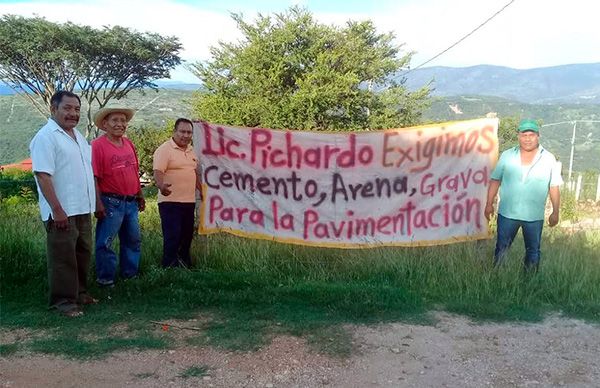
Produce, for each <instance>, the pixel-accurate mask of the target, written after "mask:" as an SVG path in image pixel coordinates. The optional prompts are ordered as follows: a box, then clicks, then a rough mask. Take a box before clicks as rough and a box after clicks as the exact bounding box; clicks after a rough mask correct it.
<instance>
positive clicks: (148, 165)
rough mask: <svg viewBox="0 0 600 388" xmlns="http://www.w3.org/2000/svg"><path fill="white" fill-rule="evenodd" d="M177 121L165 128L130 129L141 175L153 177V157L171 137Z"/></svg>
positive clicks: (128, 134)
mask: <svg viewBox="0 0 600 388" xmlns="http://www.w3.org/2000/svg"><path fill="white" fill-rule="evenodd" d="M174 124H175V121H173V120H172V121H169V122H167V124H166V125H165V126H164V127H160V128H155V127H148V126H142V127H129V128H128V129H127V137H128V138H129V140H131V141H132V142H133V144H135V149H136V151H137V156H138V161H139V167H140V175H142V176H143V177H145V178H146V179H149V178H150V177H152V170H153V169H152V159H153V158H152V156H153V155H154V151H156V149H157V148H158V147H159V146H160V145H161V144H162V143H164V142H165V141H167V140H168V139H169V137H171V135H172V133H173V125H174Z"/></svg>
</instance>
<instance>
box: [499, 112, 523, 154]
mask: <svg viewBox="0 0 600 388" xmlns="http://www.w3.org/2000/svg"><path fill="white" fill-rule="evenodd" d="M520 120H521V119H520V118H519V117H518V116H506V117H503V118H502V119H500V124H499V125H498V143H499V145H500V147H499V148H500V152H502V151H505V150H507V149H509V148H511V147H514V146H516V145H517V144H519V139H518V136H517V135H518V131H517V128H518V127H519V121H520Z"/></svg>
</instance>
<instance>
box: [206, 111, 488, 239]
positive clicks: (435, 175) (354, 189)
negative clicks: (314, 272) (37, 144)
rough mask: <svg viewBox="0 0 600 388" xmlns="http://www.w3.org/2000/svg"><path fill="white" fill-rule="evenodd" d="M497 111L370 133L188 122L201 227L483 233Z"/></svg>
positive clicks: (270, 233) (273, 234)
mask: <svg viewBox="0 0 600 388" xmlns="http://www.w3.org/2000/svg"><path fill="white" fill-rule="evenodd" d="M497 131H498V119H495V118H494V119H478V120H469V121H459V122H450V123H442V124H435V125H426V126H420V127H413V128H404V129H393V130H385V131H370V132H314V131H284V130H272V129H265V128H238V127H229V126H223V125H216V124H210V123H206V122H195V123H194V144H195V149H196V152H197V154H198V155H199V157H200V161H201V166H202V179H203V198H204V200H203V201H202V205H201V207H200V226H199V232H200V233H201V234H209V233H215V232H221V231H222V232H228V233H232V234H235V235H238V236H244V237H251V238H259V239H268V240H274V241H280V242H285V243H292V244H301V245H312V246H321V247H335V248H365V247H379V246H391V245H396V246H423V245H438V244H447V243H452V242H458V241H466V240H474V239H482V238H488V237H489V231H488V224H487V221H486V219H485V217H484V215H483V212H484V208H485V202H486V193H487V185H488V182H489V179H490V173H491V170H492V168H493V166H494V164H495V162H496V160H497V156H498V137H497Z"/></svg>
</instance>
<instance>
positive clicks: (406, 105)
mask: <svg viewBox="0 0 600 388" xmlns="http://www.w3.org/2000/svg"><path fill="white" fill-rule="evenodd" d="M232 17H233V19H234V20H235V21H236V23H237V26H238V28H239V29H240V31H241V32H242V34H243V36H244V39H243V40H241V41H239V42H238V43H224V42H221V43H219V45H218V46H217V47H212V48H211V54H212V59H211V60H209V61H206V62H198V63H196V64H194V65H192V66H190V70H192V71H193V72H194V73H195V74H196V75H197V76H198V77H199V78H200V79H201V80H202V81H203V84H204V88H205V89H204V91H202V92H199V93H198V94H197V97H196V98H195V101H194V109H195V112H196V113H197V115H198V116H199V117H200V118H202V119H204V120H208V121H212V122H217V123H223V124H230V125H242V126H248V127H254V126H265V127H273V128H295V129H316V130H348V129H350V130H357V129H369V128H371V129H376V128H390V127H399V126H405V125H411V124H415V123H418V122H419V120H420V117H421V112H422V111H423V110H424V109H425V107H426V106H427V104H428V102H429V90H428V88H427V87H424V88H422V89H421V90H419V91H416V92H414V93H410V92H409V91H407V89H406V88H405V87H404V86H403V84H404V81H405V79H403V78H400V79H397V78H398V77H397V74H398V72H399V71H400V70H401V69H405V68H406V67H407V66H408V64H409V62H410V58H411V55H412V53H407V54H404V55H402V56H400V49H401V46H396V45H394V44H393V39H394V36H393V35H392V34H391V33H388V34H378V33H377V32H376V30H375V27H374V26H373V23H372V22H370V21H365V22H348V23H347V25H346V26H345V27H344V28H340V27H334V26H327V25H323V24H319V23H317V22H316V21H315V20H314V19H313V17H312V15H311V14H310V13H309V12H308V11H306V10H304V9H301V8H298V7H292V8H290V9H289V10H288V11H286V12H285V13H283V14H275V16H274V17H273V18H271V17H268V16H263V15H259V16H258V19H257V20H256V21H255V23H253V24H250V23H247V22H245V21H244V20H243V19H242V17H241V16H240V15H238V14H232ZM395 79H396V80H395Z"/></svg>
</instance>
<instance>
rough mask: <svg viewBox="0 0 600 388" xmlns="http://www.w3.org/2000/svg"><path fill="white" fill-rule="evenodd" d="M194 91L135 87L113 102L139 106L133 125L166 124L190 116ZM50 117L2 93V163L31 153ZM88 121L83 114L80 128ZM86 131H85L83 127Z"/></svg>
mask: <svg viewBox="0 0 600 388" xmlns="http://www.w3.org/2000/svg"><path fill="white" fill-rule="evenodd" d="M192 94H193V92H192V91H184V90H173V89H160V90H159V91H158V92H155V91H152V90H150V91H146V92H145V93H144V94H142V93H140V92H138V91H134V92H131V93H129V96H128V97H127V98H125V99H122V100H120V101H111V102H110V104H109V106H123V107H127V108H133V109H136V110H137V113H136V115H135V117H134V118H133V120H132V125H133V126H137V127H139V126H156V127H160V126H164V125H165V123H166V122H167V121H168V120H174V119H176V118H178V117H189V115H190V109H189V106H190V104H189V102H188V101H187V100H188V99H189V98H191V96H192ZM46 121H47V117H43V116H42V115H41V113H40V112H38V111H37V110H36V109H34V108H33V107H32V106H31V105H30V104H29V103H28V102H27V101H26V100H25V99H24V98H23V97H20V96H18V95H5V96H0V164H6V163H12V162H15V161H18V160H22V159H25V158H27V157H28V156H29V149H28V147H29V142H30V141H31V139H32V137H33V135H35V133H36V132H37V131H38V130H39V129H40V128H41V126H42V125H44V124H45V123H46ZM85 125H87V120H86V118H85V117H82V118H81V121H80V125H79V128H80V129H83V128H85ZM82 132H83V131H82Z"/></svg>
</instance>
